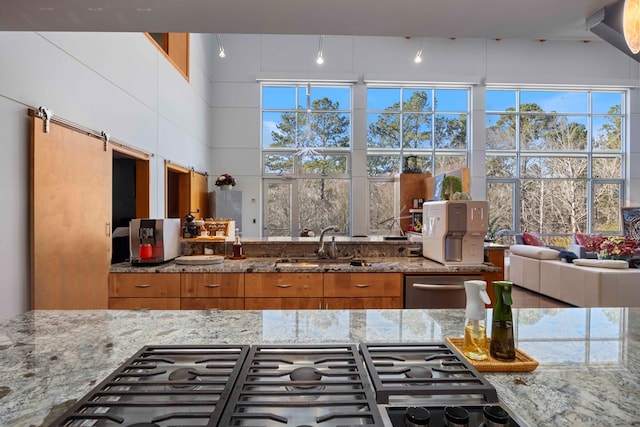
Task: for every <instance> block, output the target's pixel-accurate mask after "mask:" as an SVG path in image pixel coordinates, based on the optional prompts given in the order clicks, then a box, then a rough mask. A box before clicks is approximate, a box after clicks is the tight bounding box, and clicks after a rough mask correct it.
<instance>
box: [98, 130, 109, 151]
mask: <svg viewBox="0 0 640 427" xmlns="http://www.w3.org/2000/svg"><path fill="white" fill-rule="evenodd" d="M100 136H102V139H104V151H107V147H108V146H109V141H110V140H111V135H110V134H109V132H105V131H102V132H101V133H100Z"/></svg>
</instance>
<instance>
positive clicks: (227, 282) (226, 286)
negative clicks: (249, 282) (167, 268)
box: [180, 273, 244, 298]
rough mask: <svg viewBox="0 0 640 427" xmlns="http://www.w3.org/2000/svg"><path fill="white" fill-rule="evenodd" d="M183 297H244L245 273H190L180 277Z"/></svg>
mask: <svg viewBox="0 0 640 427" xmlns="http://www.w3.org/2000/svg"><path fill="white" fill-rule="evenodd" d="M180 283H181V286H182V298H185V297H186V298H219V297H235V298H242V297H244V274H237V273H202V274H199V273H189V274H182V277H181V279H180Z"/></svg>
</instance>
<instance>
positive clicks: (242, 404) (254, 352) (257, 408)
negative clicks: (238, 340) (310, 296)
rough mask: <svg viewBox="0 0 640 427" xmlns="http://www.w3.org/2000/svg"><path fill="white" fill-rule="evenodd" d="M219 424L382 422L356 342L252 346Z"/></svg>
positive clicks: (333, 424) (344, 424)
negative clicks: (354, 343)
mask: <svg viewBox="0 0 640 427" xmlns="http://www.w3.org/2000/svg"><path fill="white" fill-rule="evenodd" d="M229 402H230V404H229V406H228V407H227V410H225V413H224V414H223V417H222V419H221V422H220V425H224V426H248V425H252V426H256V425H259V426H271V425H277V426H280V425H284V424H286V425H292V426H299V425H300V426H301V425H319V426H347V425H348V426H356V425H369V426H383V425H384V424H383V421H382V417H381V414H380V410H379V408H378V406H377V404H376V401H375V397H374V395H373V390H372V388H371V384H370V383H369V379H368V377H367V373H366V370H365V369H364V365H363V363H362V360H361V357H360V354H359V353H358V348H357V346H356V345H352V344H343V345H293V346H292V345H256V346H253V347H252V348H251V350H250V352H249V355H248V357H247V362H246V363H245V365H244V367H243V369H242V372H241V373H240V376H239V378H238V382H237V384H236V387H235V388H234V390H233V393H232V395H231V397H230V399H229Z"/></svg>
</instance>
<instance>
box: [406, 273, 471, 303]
mask: <svg viewBox="0 0 640 427" xmlns="http://www.w3.org/2000/svg"><path fill="white" fill-rule="evenodd" d="M467 280H483V278H482V276H481V275H469V274H467V275H441V276H438V275H432V276H429V275H427V276H420V275H416V276H412V275H408V274H407V275H405V277H404V308H464V307H465V305H466V300H467V297H466V294H465V291H464V282H465V281H467Z"/></svg>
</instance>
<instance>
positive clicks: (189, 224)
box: [182, 212, 200, 239]
mask: <svg viewBox="0 0 640 427" xmlns="http://www.w3.org/2000/svg"><path fill="white" fill-rule="evenodd" d="M194 219H195V217H194V216H193V215H191V212H189V213H188V214H186V215H185V217H184V225H183V226H182V237H183V238H184V239H195V238H196V237H198V236H199V235H200V229H199V227H198V226H197V225H196V224H195V223H194V222H193V220H194Z"/></svg>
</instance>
